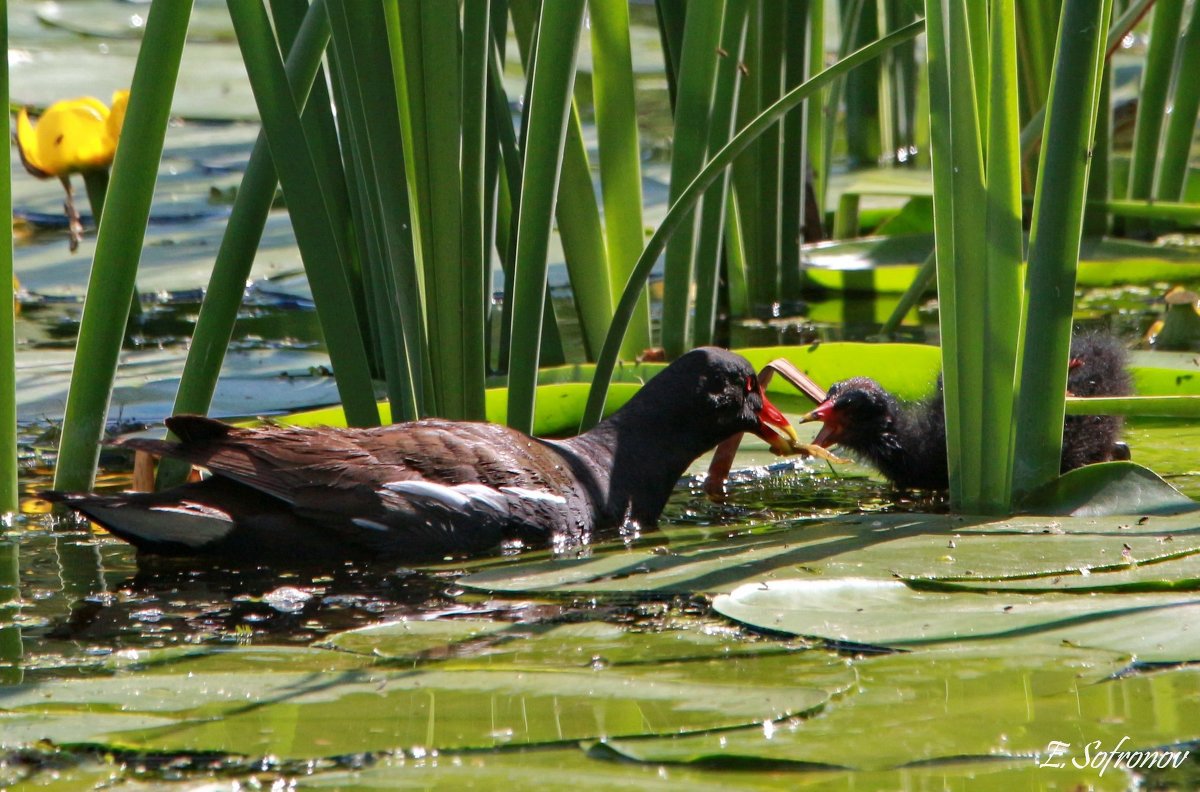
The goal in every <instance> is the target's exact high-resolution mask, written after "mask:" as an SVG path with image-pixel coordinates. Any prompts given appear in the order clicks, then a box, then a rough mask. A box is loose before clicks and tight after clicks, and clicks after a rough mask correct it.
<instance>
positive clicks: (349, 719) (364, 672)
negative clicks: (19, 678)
mask: <svg viewBox="0 0 1200 792" xmlns="http://www.w3.org/2000/svg"><path fill="white" fill-rule="evenodd" d="M331 654H332V655H340V656H341V658H342V660H341V661H335V662H345V660H346V659H347V658H349V659H353V658H355V657H356V656H354V655H348V654H345V653H331V652H321V651H320V650H316V649H313V650H308V655H309V659H308V660H307V662H306V663H305V664H302V665H298V666H294V667H293V669H292V670H282V669H280V668H278V667H271V666H270V665H268V666H267V667H266V668H260V667H259V665H261V663H259V664H256V663H250V664H248V665H247V666H246V667H245V668H243V669H242V670H241V671H230V670H226V669H228V667H229V663H230V662H231V661H236V660H237V654H236V653H230V654H225V655H222V656H220V657H219V658H217V659H216V660H210V659H208V658H203V657H202V658H192V659H189V660H187V661H186V662H183V663H181V664H179V665H175V664H170V663H166V664H163V665H160V666H155V667H152V668H150V669H147V670H145V671H132V672H124V673H120V674H116V675H114V676H111V677H104V678H94V679H81V680H63V681H55V682H44V683H42V684H37V685H16V686H11V687H9V688H5V689H4V690H3V691H2V692H0V723H3V724H4V725H5V729H4V735H5V737H4V738H3V739H5V740H11V742H6V743H4V745H5V746H7V747H15V746H19V745H22V744H29V743H31V742H35V741H36V740H39V739H49V740H53V741H55V742H58V743H62V742H87V743H98V744H103V745H108V746H111V747H114V748H128V749H135V750H146V751H155V752H178V751H184V752H198V751H206V752H207V751H215V752H223V753H235V754H242V755H247V756H261V755H275V756H279V757H282V758H291V759H304V758H313V757H320V756H333V755H341V754H352V753H361V752H369V751H382V750H393V749H405V750H411V749H413V748H414V747H420V748H423V749H426V750H433V749H436V750H452V749H467V748H471V749H476V748H488V747H495V746H505V745H533V744H540V743H559V742H563V741H569V740H581V739H598V738H602V737H606V736H620V735H626V736H628V735H644V734H676V733H685V732H688V731H695V730H707V729H712V728H727V727H730V726H735V725H739V724H748V723H754V722H761V721H763V720H772V719H777V718H780V717H789V716H794V715H799V714H803V713H806V712H810V711H812V710H813V709H815V708H818V707H820V706H821V705H822V704H823V703H824V702H825V701H826V700H827V699H828V697H829V696H830V695H831V694H833V693H836V692H839V691H842V690H845V689H846V688H847V687H848V686H849V685H850V684H851V683H852V681H853V677H852V675H851V674H850V673H849V672H848V671H847V669H846V668H845V666H844V664H843V663H841V662H840V661H839V660H838V658H837V657H836V656H833V655H830V654H829V653H826V652H820V651H816V650H810V651H804V652H792V653H788V654H782V655H780V654H776V655H765V656H751V657H743V658H738V659H737V660H736V661H721V660H713V661H700V662H667V663H657V664H653V665H647V666H627V667H611V666H610V667H607V668H595V667H593V668H587V669H561V668H540V669H539V668H529V669H504V670H478V669H457V670H442V669H438V668H432V669H429V670H413V671H408V670H388V669H383V668H378V667H360V668H342V670H334V671H316V670H314V671H311V672H309V671H308V670H307V667H311V666H312V665H313V663H319V662H320V660H319V659H317V658H319V657H320V656H321V655H331ZM209 664H214V665H215V666H216V667H215V668H214V669H213V670H212V671H210V670H209V669H208V668H207V666H208V665H209ZM124 723H128V726H123V725H122V724H124ZM10 727H11V728H10ZM10 734H11V735H15V736H14V737H9V736H8V735H10Z"/></svg>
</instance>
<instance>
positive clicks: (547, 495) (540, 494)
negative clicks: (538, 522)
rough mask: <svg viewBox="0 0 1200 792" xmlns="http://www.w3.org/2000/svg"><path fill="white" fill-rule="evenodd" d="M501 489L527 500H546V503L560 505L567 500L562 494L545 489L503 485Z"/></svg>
mask: <svg viewBox="0 0 1200 792" xmlns="http://www.w3.org/2000/svg"><path fill="white" fill-rule="evenodd" d="M500 491H501V492H507V493H508V494H509V495H516V496H517V497H518V498H525V499H527V500H536V501H545V502H546V503H556V504H559V505H564V504H566V502H567V499H566V498H564V497H563V496H562V495H555V494H554V493H553V492H546V491H545V490H535V489H528V488H526V487H501V488H500Z"/></svg>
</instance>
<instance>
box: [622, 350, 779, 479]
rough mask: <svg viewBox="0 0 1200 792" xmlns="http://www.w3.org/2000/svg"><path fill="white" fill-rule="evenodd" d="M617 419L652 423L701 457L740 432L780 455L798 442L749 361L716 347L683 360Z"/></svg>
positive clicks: (650, 384) (658, 431)
mask: <svg viewBox="0 0 1200 792" xmlns="http://www.w3.org/2000/svg"><path fill="white" fill-rule="evenodd" d="M613 417H614V418H615V419H617V420H618V421H638V422H639V423H642V422H648V423H650V424H652V425H653V428H654V431H655V433H656V434H659V435H661V436H663V437H669V438H671V439H672V441H673V442H684V441H686V442H688V443H690V444H695V445H696V446H697V448H698V450H697V451H696V454H695V455H696V456H699V454H701V453H703V452H704V451H707V450H708V449H710V448H712V447H714V446H715V445H717V444H718V443H720V442H721V441H722V440H725V439H726V438H728V437H730V436H731V435H733V434H736V433H738V432H753V433H754V434H756V435H758V436H759V437H761V438H762V439H763V440H766V441H767V443H768V444H770V446H771V448H772V450H774V451H775V452H776V453H790V452H791V451H792V442H793V441H794V440H795V438H796V431H795V429H793V428H792V426H791V424H789V423H788V421H787V419H786V418H785V417H784V416H783V414H782V413H781V412H779V410H778V409H776V407H775V405H773V404H771V402H770V401H769V400H768V399H767V397H766V395H765V394H764V393H763V389H762V385H760V384H759V381H758V375H757V374H756V373H755V371H754V368H753V367H752V366H751V365H750V363H749V361H747V360H746V359H745V358H744V357H742V356H741V355H738V354H735V353H733V352H729V351H727V350H724V349H717V348H715V347H701V348H700V349H693V350H692V351H691V352H688V353H687V354H685V355H683V356H682V357H680V358H678V359H677V360H676V361H675V362H673V363H672V364H671V365H670V366H667V368H665V369H663V371H662V372H661V373H659V374H658V376H656V377H654V378H653V379H651V380H650V381H649V382H647V383H646V385H645V386H644V387H643V388H642V389H641V391H639V392H638V394H637V395H636V396H635V397H634V398H633V399H631V400H630V401H629V403H628V404H626V405H625V407H623V408H622V409H621V410H620V412H619V413H618V414H617V415H614V416H613Z"/></svg>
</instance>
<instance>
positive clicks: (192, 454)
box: [43, 348, 796, 561]
mask: <svg viewBox="0 0 1200 792" xmlns="http://www.w3.org/2000/svg"><path fill="white" fill-rule="evenodd" d="M167 426H168V428H170V429H171V431H172V432H174V433H175V435H176V436H178V437H179V438H180V442H178V443H169V442H165V441H160V440H147V439H130V440H127V441H125V442H124V443H123V445H125V446H127V447H132V448H135V449H140V450H144V451H149V452H151V453H153V454H157V455H166V456H174V457H179V458H181V459H184V460H186V461H188V462H191V463H192V464H195V465H198V466H201V467H205V468H207V469H208V470H209V471H210V472H211V473H212V476H211V477H210V478H208V479H205V480H203V481H199V482H195V483H191V484H185V485H183V486H181V487H176V488H174V489H171V490H167V491H164V492H159V493H142V494H138V493H123V494H120V495H93V494H72V493H63V492H46V493H43V495H44V497H46V498H47V499H49V500H52V501H58V502H62V503H65V504H66V505H67V506H69V507H70V508H72V509H74V510H76V511H78V512H81V513H82V514H84V515H86V516H87V517H89V518H91V519H92V520H94V521H95V522H97V523H99V524H100V525H102V526H104V527H105V528H107V529H108V530H109V531H111V532H112V533H114V534H116V535H117V536H118V537H120V538H122V539H124V540H125V541H127V542H130V543H131V544H133V545H136V546H137V547H138V549H139V550H142V551H146V552H153V553H160V554H171V555H197V554H210V555H222V556H227V557H229V556H235V557H241V558H244V559H252V560H258V559H278V560H287V561H291V560H297V561H298V560H306V559H308V560H312V559H326V560H332V559H343V558H354V557H368V558H386V559H390V560H400V561H420V560H428V559H438V558H442V557H445V556H447V555H455V556H461V555H467V554H472V553H479V552H483V551H486V550H489V549H492V548H495V547H496V546H498V545H500V544H501V543H502V542H505V541H509V540H518V541H520V542H522V543H533V544H538V545H550V546H552V547H555V548H561V549H566V548H569V547H571V546H575V545H578V544H581V543H584V542H587V541H589V539H590V538H591V536H592V535H593V534H597V533H604V532H607V531H612V530H613V529H617V528H620V527H622V526H624V525H626V524H628V523H636V524H638V525H641V526H646V527H649V526H652V525H653V524H654V523H655V521H656V520H657V519H658V516H659V514H660V513H661V512H662V509H663V506H664V505H665V504H666V501H667V497H668V496H669V495H670V493H671V490H672V489H673V488H674V486H675V484H676V482H678V480H679V477H680V476H681V475H682V474H683V472H684V471H685V470H686V469H687V467H688V465H690V464H691V463H692V461H693V460H695V459H696V458H697V457H698V456H700V455H701V454H703V453H704V452H705V451H708V450H709V449H711V448H713V447H714V446H716V445H717V444H718V443H719V442H721V441H722V440H724V439H725V438H727V437H729V436H730V435H733V434H735V433H737V432H747V431H748V432H754V433H755V434H757V435H758V436H759V437H762V438H763V439H765V440H766V441H767V442H768V443H770V444H771V446H772V448H773V449H774V450H776V451H777V452H779V453H786V452H788V451H790V450H791V449H792V444H793V443H794V441H795V438H796V434H795V430H794V429H793V428H792V427H791V426H790V425H789V424H788V422H787V419H786V418H784V417H783V415H782V414H781V413H780V412H779V410H777V409H776V408H775V407H774V405H772V404H771V403H770V402H769V401H768V400H767V398H766V396H765V395H764V394H763V391H762V388H761V386H760V385H759V382H758V377H757V376H756V375H755V372H754V369H753V368H752V367H751V366H750V364H749V363H748V362H747V361H746V360H745V358H743V357H741V356H740V355H736V354H734V353H732V352H727V351H725V350H721V349H714V348H704V349H696V350H693V351H691V352H688V353H687V354H685V355H683V356H682V357H680V358H679V359H678V360H676V361H675V362H674V363H672V364H671V365H670V366H668V367H667V368H666V369H664V370H663V371H662V372H661V373H659V374H658V376H656V377H654V378H653V379H651V380H650V381H649V382H647V383H646V385H645V386H644V387H643V388H642V389H641V390H640V391H639V392H638V393H637V394H636V395H635V396H634V397H633V398H632V399H630V400H629V402H628V403H627V404H625V406H624V407H622V408H621V409H620V410H618V411H617V412H615V413H614V414H613V415H612V416H610V417H609V418H607V419H606V420H604V421H602V422H601V423H600V424H598V425H597V426H596V427H595V428H593V429H592V430H590V431H588V432H586V433H584V434H582V435H580V436H578V437H574V438H571V439H569V440H562V441H552V440H539V439H537V438H534V437H530V436H528V435H525V434H523V433H521V432H518V431H516V430H513V429H509V428H506V427H503V426H497V425H495V424H487V423H470V422H465V421H444V420H436V419H434V420H422V421H414V422H412V423H403V424H396V425H392V426H386V427H382V428H375V429H328V428H321V429H307V428H288V427H280V426H269V427H265V428H261V429H240V428H236V427H233V426H229V425H228V424H225V423H221V422H220V421H215V420H212V419H209V418H203V417H199V416H189V415H177V416H175V417H173V418H168V419H167Z"/></svg>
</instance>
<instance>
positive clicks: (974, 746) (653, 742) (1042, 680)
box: [608, 644, 1200, 789]
mask: <svg viewBox="0 0 1200 792" xmlns="http://www.w3.org/2000/svg"><path fill="white" fill-rule="evenodd" d="M1122 662H1123V659H1122V658H1121V657H1120V656H1118V655H1113V654H1110V653H1107V652H1097V651H1084V650H1074V649H1058V650H1047V649H1044V648H1043V649H1035V650H1029V649H1028V647H1025V648H1023V649H1021V650H1020V651H1013V650H1012V648H1005V647H1004V646H1003V645H1000V644H989V645H987V646H980V647H975V648H967V649H957V648H956V649H947V650H939V651H922V652H914V653H911V654H898V655H889V656H883V657H868V658H864V659H861V660H856V661H855V662H854V668H855V670H856V671H857V672H858V674H859V683H858V685H857V686H856V688H855V690H854V692H853V693H852V694H851V695H848V696H845V697H843V698H841V699H839V700H837V701H834V702H831V703H830V705H829V706H828V707H826V708H825V709H824V710H823V711H822V712H821V713H819V714H818V715H816V716H815V717H811V718H808V719H805V720H800V721H793V722H790V723H786V724H778V728H776V729H774V730H770V731H767V730H764V729H761V728H759V729H741V730H738V731H736V732H725V733H721V734H706V735H696V736H685V737H679V738H675V739H647V740H610V741H609V743H608V745H609V747H610V748H611V749H613V750H614V751H616V752H618V753H619V754H620V755H622V756H624V757H626V758H629V759H635V760H637V761H642V762H673V763H690V762H702V763H705V764H708V763H711V762H730V763H732V762H735V761H737V760H742V761H746V762H750V761H760V762H765V761H771V760H774V761H782V762H797V763H799V762H809V763H818V764H827V765H834V766H839V767H853V768H858V769H882V768H889V767H913V768H923V767H925V766H927V765H928V763H931V762H936V761H950V760H953V761H967V760H970V759H971V758H992V759H1001V758H1006V757H1007V758H1013V757H1025V758H1026V761H1027V762H1029V766H1030V767H1031V768H1034V769H1036V770H1037V775H1036V776H1033V777H1032V780H1034V781H1035V782H1036V785H1035V786H1033V787H1032V788H1047V789H1052V788H1055V789H1063V788H1074V785H1075V784H1076V783H1077V782H1078V781H1079V780H1081V776H1080V775H1079V768H1077V767H1075V766H1073V765H1072V760H1078V761H1079V762H1080V764H1085V763H1086V761H1085V756H1088V757H1090V756H1094V755H1095V753H1096V752H1097V750H1098V748H1099V746H1096V745H1092V747H1091V749H1090V753H1088V754H1085V746H1088V745H1089V744H1091V743H1094V742H1095V741H1099V743H1100V746H1103V747H1105V748H1106V749H1108V750H1112V749H1114V748H1116V746H1117V744H1118V743H1119V742H1120V741H1121V739H1122V738H1123V737H1127V736H1128V738H1129V739H1127V740H1126V742H1125V745H1124V746H1123V748H1122V750H1136V749H1148V748H1156V747H1160V746H1166V745H1171V744H1175V743H1177V742H1185V741H1187V740H1194V739H1196V738H1197V737H1200V718H1198V717H1196V716H1197V714H1198V713H1200V709H1198V708H1200V672H1197V671H1196V670H1195V669H1176V670H1171V671H1165V672H1160V673H1155V674H1144V675H1137V676H1131V677H1121V678H1107V677H1108V676H1109V675H1110V674H1111V673H1112V672H1114V671H1116V670H1118V669H1119V668H1120V666H1121V663H1122ZM1102 680H1103V681H1102ZM1054 741H1057V742H1063V743H1067V744H1068V745H1067V747H1066V751H1067V752H1068V753H1067V754H1066V755H1065V756H1060V757H1059V759H1060V760H1064V759H1065V761H1064V766H1063V767H1061V768H1053V767H1044V768H1039V767H1038V764H1040V763H1041V762H1042V761H1045V759H1046V758H1048V756H1047V748H1048V746H1049V745H1050V743H1051V742H1054ZM1114 772H1119V771H1116V769H1115V768H1112V767H1110V768H1109V769H1108V772H1107V773H1106V774H1105V775H1104V776H1103V780H1102V782H1101V786H1102V787H1105V786H1107V788H1114V789H1124V788H1126V787H1125V783H1127V778H1123V777H1122V776H1120V775H1118V776H1117V777H1116V779H1115V780H1116V781H1117V782H1119V783H1114V779H1113V775H1112V774H1113V773H1114ZM1031 775H1032V774H1031ZM1043 784H1044V785H1045V786H1044V787H1043V786H1042V785H1043ZM963 788H965V789H975V787H974V786H973V785H968V786H966V787H963ZM1015 788H1027V787H1025V786H1018V787H1015Z"/></svg>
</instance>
